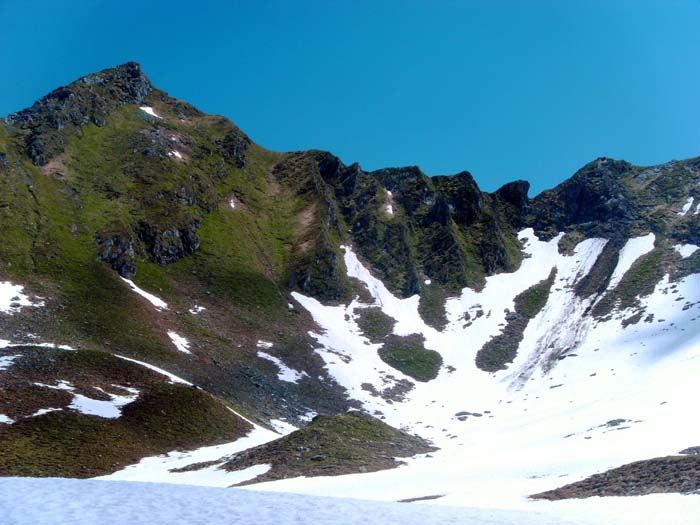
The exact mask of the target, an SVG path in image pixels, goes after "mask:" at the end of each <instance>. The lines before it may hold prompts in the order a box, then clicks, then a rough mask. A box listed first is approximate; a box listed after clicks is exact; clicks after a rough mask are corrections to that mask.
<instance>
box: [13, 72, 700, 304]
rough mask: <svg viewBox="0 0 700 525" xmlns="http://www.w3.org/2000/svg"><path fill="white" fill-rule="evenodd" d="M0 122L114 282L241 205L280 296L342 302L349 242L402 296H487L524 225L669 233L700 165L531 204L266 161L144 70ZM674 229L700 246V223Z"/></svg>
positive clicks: (319, 159)
mask: <svg viewBox="0 0 700 525" xmlns="http://www.w3.org/2000/svg"><path fill="white" fill-rule="evenodd" d="M140 106H143V107H149V108H154V110H153V111H152V112H151V113H149V112H146V111H143V110H140V109H139V107H140ZM3 127H4V129H3V132H2V137H1V140H2V142H1V143H0V144H1V145H2V166H4V167H3V171H4V173H5V174H6V175H5V176H6V178H14V179H16V180H18V181H19V182H20V184H19V186H20V188H21V191H24V192H29V193H30V196H31V192H32V191H41V188H40V187H41V186H42V185H46V183H44V184H36V183H33V182H34V181H33V180H32V184H29V182H30V180H31V179H32V178H33V177H35V176H38V175H41V176H43V177H44V178H49V179H51V186H53V187H54V188H55V189H57V190H58V191H59V193H60V194H62V195H61V197H60V198H61V199H62V200H63V201H64V203H65V204H66V205H67V206H73V208H75V209H77V210H79V212H80V213H79V214H78V215H80V216H81V217H80V218H81V219H82V220H81V221H77V220H76V221H75V222H71V224H70V225H69V228H70V230H71V232H70V233H71V234H72V235H74V236H86V235H87V236H88V237H90V238H91V241H92V250H93V252H94V254H95V256H96V257H98V258H99V259H100V260H102V261H105V262H107V263H109V264H110V265H111V266H112V267H113V268H114V269H115V270H117V271H118V272H119V274H120V275H122V276H124V277H133V276H134V275H135V274H136V273H137V271H138V268H139V262H142V263H143V262H146V261H150V262H153V263H157V264H160V265H165V264H169V263H173V262H176V261H178V260H179V259H181V258H182V257H185V256H188V255H192V254H193V253H194V252H195V251H196V250H197V249H198V248H199V247H200V244H201V236H202V231H200V230H201V229H202V221H203V220H204V219H205V218H206V217H208V216H209V215H211V214H214V213H216V212H217V211H218V210H219V209H220V207H221V206H222V205H226V204H230V207H232V208H234V209H235V206H236V204H238V206H239V209H240V210H241V211H242V212H243V213H245V212H255V216H256V219H255V220H254V221H252V222H254V223H256V224H254V225H253V224H251V225H250V226H253V227H256V228H259V229H260V230H261V231H250V232H249V233H250V234H253V233H255V234H258V235H256V236H255V241H254V243H255V244H257V245H258V246H257V250H256V251H258V252H262V253H260V254H254V255H263V257H261V258H260V259H261V260H259V261H258V262H259V263H260V268H259V270H260V271H261V272H260V273H262V274H266V275H267V276H268V277H270V278H272V280H273V281H275V284H276V285H279V286H282V287H284V288H285V289H298V290H300V291H302V292H304V293H307V294H310V295H313V296H316V297H318V298H321V299H334V300H341V299H348V298H349V297H350V296H351V293H352V289H353V283H351V282H348V280H347V278H346V277H345V275H346V272H345V271H344V268H343V262H342V257H341V251H340V248H339V246H340V244H342V243H343V242H352V243H353V244H354V246H355V248H356V250H357V251H358V252H359V254H360V255H361V256H362V257H363V259H364V260H366V261H367V262H368V263H369V264H370V265H371V267H372V269H373V270H374V271H375V272H376V273H377V276H378V277H380V278H381V279H382V280H383V281H384V282H385V284H386V285H387V287H388V288H389V289H390V290H391V291H392V292H394V293H395V294H397V295H401V296H410V295H413V294H416V293H421V290H422V288H424V284H423V283H424V282H425V281H426V280H430V281H431V282H432V283H433V284H435V285H438V286H440V287H442V288H444V289H445V290H446V291H447V292H448V293H451V292H457V291H458V290H460V289H461V288H463V287H465V286H469V287H475V288H479V287H480V286H481V285H482V284H483V282H484V278H485V276H487V275H490V274H493V273H497V272H500V271H513V270H515V269H517V267H518V266H519V263H520V245H519V242H518V240H517V236H516V231H517V230H518V229H520V228H522V227H524V226H526V225H532V226H534V227H535V228H536V230H537V232H538V234H543V235H545V236H547V235H549V236H551V235H554V234H556V233H557V232H558V231H567V230H571V231H572V236H571V237H572V238H577V237H576V235H574V233H575V234H579V235H580V236H582V237H586V236H593V235H600V236H605V237H610V236H611V235H612V236H616V237H620V238H622V237H625V236H627V235H629V234H630V232H632V233H633V232H634V230H635V229H639V230H648V229H652V230H653V231H655V232H661V231H662V230H664V229H665V227H666V226H665V224H664V221H663V220H661V219H662V217H661V216H659V215H658V213H656V211H658V210H654V207H657V206H659V205H662V204H663V202H664V200H668V199H669V198H672V197H673V195H674V192H682V191H683V188H682V184H678V182H679V181H682V180H683V177H684V175H683V174H684V173H686V174H687V176H690V177H692V176H693V174H694V173H697V169H698V161H697V159H693V160H691V161H687V162H685V163H672V164H669V165H664V166H662V167H658V168H655V169H652V170H649V169H646V170H644V169H642V168H637V167H634V166H632V165H630V164H628V163H625V162H618V161H609V160H607V159H599V160H598V161H595V162H593V163H591V164H589V165H588V166H586V167H584V168H583V169H582V170H581V171H579V172H578V173H577V174H576V175H575V176H574V177H573V178H572V179H571V180H569V181H567V182H565V183H564V184H562V185H560V186H559V187H557V188H556V189H554V190H551V191H549V192H545V193H543V194H542V195H540V196H539V197H538V198H536V199H534V200H533V201H529V200H528V197H527V191H528V186H529V185H528V183H527V182H524V181H516V182H513V183H510V184H507V185H505V186H504V187H502V188H501V189H499V190H498V191H496V192H494V193H487V192H482V191H481V190H480V189H479V188H478V186H477V184H476V182H475V181H474V179H473V177H472V176H471V174H469V173H468V172H461V173H458V174H457V175H452V176H434V177H428V176H427V175H426V174H424V173H423V172H422V171H421V170H420V169H419V168H417V167H407V168H387V169H382V170H377V171H374V172H366V171H363V170H362V169H361V168H360V166H359V165H357V164H353V165H351V166H346V165H344V164H343V163H342V162H341V161H340V160H339V159H338V158H337V157H335V156H333V155H332V154H330V153H327V152H321V151H306V152H295V153H287V154H276V153H272V152H269V151H266V150H264V149H263V148H261V147H259V146H257V145H255V144H254V143H253V142H252V141H251V140H250V139H249V138H248V137H247V136H246V135H245V133H243V132H242V131H241V130H239V129H238V128H237V127H236V126H235V125H234V124H232V123H231V122H230V121H228V120H227V119H225V118H223V117H217V116H211V115H206V114H204V113H202V112H200V111H198V110H197V109H196V108H194V107H192V106H191V105H189V104H187V103H184V102H180V101H177V100H175V99H173V98H171V97H169V96H168V95H167V94H165V93H164V92H162V91H160V90H158V89H157V88H155V87H154V86H153V85H152V84H151V82H150V80H149V79H148V78H147V77H146V75H145V74H144V73H143V72H142V70H141V68H140V67H139V65H138V64H136V63H128V64H125V65H123V66H119V67H115V68H112V69H108V70H105V71H102V72H100V73H96V74H92V75H88V76H86V77H83V78H81V79H79V80H77V81H76V82H73V83H72V84H70V85H68V86H65V87H62V88H59V89H57V90H55V91H53V92H52V93H50V94H49V95H47V96H46V97H44V98H42V99H41V100H39V101H38V102H37V103H35V104H34V105H33V106H32V107H31V108H29V109H26V110H23V111H20V112H18V113H15V114H12V115H10V116H9V117H6V118H5V119H4V126H3ZM27 161H31V166H30V165H29V163H28V162H27ZM7 182H8V183H9V184H10V186H9V189H10V191H12V189H13V186H12V182H13V181H12V180H8V181H7ZM17 191H20V190H19V189H18V190H17ZM6 198H7V197H6ZM32 198H36V195H35V196H34V197H32ZM55 198H58V197H55ZM67 206H66V207H67ZM26 211H29V210H26ZM260 212H263V213H264V214H266V215H267V218H266V219H267V220H265V221H264V222H265V223H266V224H260V223H261V222H262V221H260V220H258V215H259V214H260ZM35 219H36V217H35ZM25 222H26V219H25ZM240 226H241V225H237V227H239V228H240ZM679 233H681V234H682V236H684V239H682V240H683V241H686V242H690V241H692V240H697V235H698V231H697V225H695V224H694V223H693V224H689V225H688V228H687V230H686V231H684V232H679ZM27 236H28V234H25V237H27ZM25 253H26V251H25ZM8 255H11V257H10V258H9V259H8V258H7V257H3V261H6V260H13V259H15V261H16V262H15V264H19V265H20V266H22V265H24V266H27V261H26V260H25V261H18V260H17V259H18V258H21V255H20V254H17V253H13V254H8Z"/></svg>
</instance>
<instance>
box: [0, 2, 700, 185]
mask: <svg viewBox="0 0 700 525" xmlns="http://www.w3.org/2000/svg"><path fill="white" fill-rule="evenodd" d="M128 60H135V61H138V62H140V63H141V64H142V66H143V68H144V70H145V71H146V73H147V74H148V76H149V77H150V78H151V80H152V81H153V82H154V83H155V84H156V85H157V86H158V87H160V88H161V89H163V90H165V91H167V92H169V93H170V94H171V95H173V96H175V97H177V98H180V99H184V100H187V101H189V102H191V103H193V104H195V105H196V106H198V107H199V108H200V109H202V110H204V111H207V112H211V113H219V114H223V115H226V116H227V117H229V118H231V119H232V120H233V121H234V122H235V123H236V124H238V125H239V126H240V127H241V128H242V129H243V130H244V131H246V132H247V133H248V134H249V135H250V136H251V138H252V139H253V140H255V141H256V142H258V143H260V144H262V145H263V146H266V147H268V148H270V149H274V150H278V151H288V150H300V149H308V148H317V149H326V150H329V151H332V152H333V153H335V154H336V155H338V156H339V157H340V158H341V159H342V160H343V161H344V162H346V163H351V162H355V161H357V162H359V163H360V164H362V166H363V167H364V168H365V169H376V168H380V167H386V166H401V165H419V166H420V167H421V168H422V169H423V170H424V171H425V172H426V173H428V174H430V175H437V174H449V173H455V172H458V171H461V170H464V169H467V170H469V171H471V172H472V174H473V175H474V177H475V178H476V180H477V182H478V183H479V184H480V185H481V187H482V188H484V189H486V190H489V191H490V190H495V189H496V188H498V187H499V186H500V185H501V184H503V183H505V182H507V181H510V180H514V179H518V178H523V179H526V180H529V181H530V182H531V183H532V189H531V192H530V194H531V195H534V194H535V193H537V192H539V191H540V190H542V189H545V188H548V187H551V186H554V185H556V184H557V183H559V182H561V181H562V180H564V179H565V178H567V177H569V176H570V175H571V174H573V172H575V171H576V170H577V169H578V168H579V167H581V166H582V165H583V164H585V163H586V162H588V161H590V160H592V159H594V158H596V157H599V156H608V157H614V158H624V159H626V160H629V161H630V162H633V163H635V164H642V165H646V164H654V163H660V162H665V161H667V160H671V159H680V158H687V157H692V156H697V155H700V0H695V1H692V0H686V1H675V0H660V1H657V2H646V1H641V0H638V1H622V0H620V1H613V0H604V1H596V0H582V1H575V0H569V1H564V0H561V1H544V0H543V1H536V0H533V1H527V2H526V1H524V0H523V1H499V0H484V1H466V0H465V1H438V0H432V1H427V0H426V1H420V2H419V1H410V0H404V1H395V2H389V1H380V0H370V1H364V0H353V1H340V0H339V1H335V0H318V1H296V2H294V1H292V0H287V1H266V0H250V1H242V0H238V1H236V0H231V1H205V0H200V1H188V2H184V1H178V0H169V1H167V2H165V1H163V2H155V1H154V2H149V1H138V2H136V1H128V0H122V1H116V0H115V1H111V2H108V1H94V0H93V1H88V0H70V1H65V0H64V1H61V0H54V1H43V0H33V1H31V2H29V1H25V0H0V71H1V72H2V76H1V80H0V115H6V114H8V113H11V112H13V111H17V110H19V109H22V108H24V107H26V106H29V105H31V104H32V103H33V101H34V100H36V99H37V98H39V97H40V96H42V95H44V94H46V93H47V92H48V91H50V90H52V89H54V88H56V87H58V86H60V85H63V84H66V83H68V82H70V81H72V80H74V79H75V78H77V77H79V76H82V75H84V74H87V73H91V72H94V71H98V70H100V69H104V68H106V67H109V66H113V65H117V64H120V63H123V62H126V61H128Z"/></svg>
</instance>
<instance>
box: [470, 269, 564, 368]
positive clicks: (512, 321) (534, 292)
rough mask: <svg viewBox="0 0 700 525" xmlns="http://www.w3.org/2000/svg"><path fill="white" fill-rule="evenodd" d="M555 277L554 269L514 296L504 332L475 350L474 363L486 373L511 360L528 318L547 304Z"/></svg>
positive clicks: (516, 351) (521, 338)
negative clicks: (512, 312) (513, 310)
mask: <svg viewBox="0 0 700 525" xmlns="http://www.w3.org/2000/svg"><path fill="white" fill-rule="evenodd" d="M555 277H556V269H553V270H552V271H551V273H550V274H549V277H548V278H547V279H544V280H542V281H540V282H539V283H537V284H535V285H533V286H531V287H530V288H528V289H527V290H525V291H524V292H522V293H521V294H519V295H518V296H516V297H515V299H514V300H513V302H514V303H515V313H514V314H511V315H510V316H509V317H507V318H506V323H507V324H506V326H505V328H504V329H503V331H502V332H501V333H500V334H498V335H497V336H495V337H493V338H492V339H491V340H489V341H488V342H487V343H486V344H485V345H484V346H483V347H482V348H481V349H480V350H479V351H478V352H477V353H476V366H478V367H479V368H480V369H482V370H485V371H486V372H497V371H498V370H505V369H506V368H507V367H508V363H511V362H513V359H515V356H516V355H517V354H518V346H520V342H521V341H522V340H523V334H524V333H525V329H526V328H527V325H528V323H529V322H530V319H533V318H534V317H535V316H537V314H538V313H540V311H541V310H542V308H544V305H545V304H547V299H548V298H549V292H550V290H551V288H552V284H554V279H555Z"/></svg>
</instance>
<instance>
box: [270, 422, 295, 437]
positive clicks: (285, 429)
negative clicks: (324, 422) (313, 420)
mask: <svg viewBox="0 0 700 525" xmlns="http://www.w3.org/2000/svg"><path fill="white" fill-rule="evenodd" d="M270 426H271V427H272V428H273V429H275V432H277V433H278V434H282V435H283V436H286V435H287V434H291V433H292V432H294V431H295V430H299V429H298V428H297V427H295V426H294V425H292V424H290V423H287V422H286V421H285V420H284V419H271V420H270Z"/></svg>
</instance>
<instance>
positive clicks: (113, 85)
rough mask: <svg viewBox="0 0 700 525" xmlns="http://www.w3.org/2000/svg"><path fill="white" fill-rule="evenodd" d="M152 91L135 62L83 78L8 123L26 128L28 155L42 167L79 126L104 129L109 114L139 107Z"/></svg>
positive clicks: (8, 119) (14, 116)
mask: <svg viewBox="0 0 700 525" xmlns="http://www.w3.org/2000/svg"><path fill="white" fill-rule="evenodd" d="M152 90H153V86H152V85H151V81H150V80H148V78H147V77H146V75H145V74H144V73H143V72H142V71H141V67H140V66H139V65H138V64H137V63H135V62H128V63H126V64H124V65H122V66H118V67H115V68H112V69H106V70H104V71H101V72H100V73H94V74H92V75H87V76H85V77H82V78H80V79H78V80H76V81H75V82H73V83H72V84H69V85H68V86H65V87H61V88H58V89H56V90H54V91H52V92H51V93H49V94H48V95H46V96H45V97H43V98H41V99H40V100H38V101H37V102H36V103H35V104H34V105H33V106H32V107H30V108H28V109H25V110H23V111H20V112H18V113H13V114H12V115H10V116H8V117H6V118H5V123H6V124H9V125H11V126H17V127H21V128H23V133H22V134H23V135H24V140H25V146H26V153H27V154H28V155H29V157H30V158H31V159H32V161H33V162H34V164H37V165H39V166H42V165H44V164H46V163H47V162H48V161H49V160H50V159H51V158H52V157H54V156H56V155H58V154H59V153H61V152H62V151H63V149H64V147H65V145H66V143H67V141H68V138H69V137H70V136H71V135H73V134H74V133H75V128H76V127H81V126H85V125H86V124H88V123H93V124H95V125H96V126H104V125H105V123H106V119H107V116H108V115H109V113H110V112H111V111H112V110H113V109H115V108H117V107H119V106H122V105H124V104H139V103H140V102H141V101H142V100H143V99H144V98H145V97H146V96H148V94H149V93H151V91H152Z"/></svg>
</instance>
